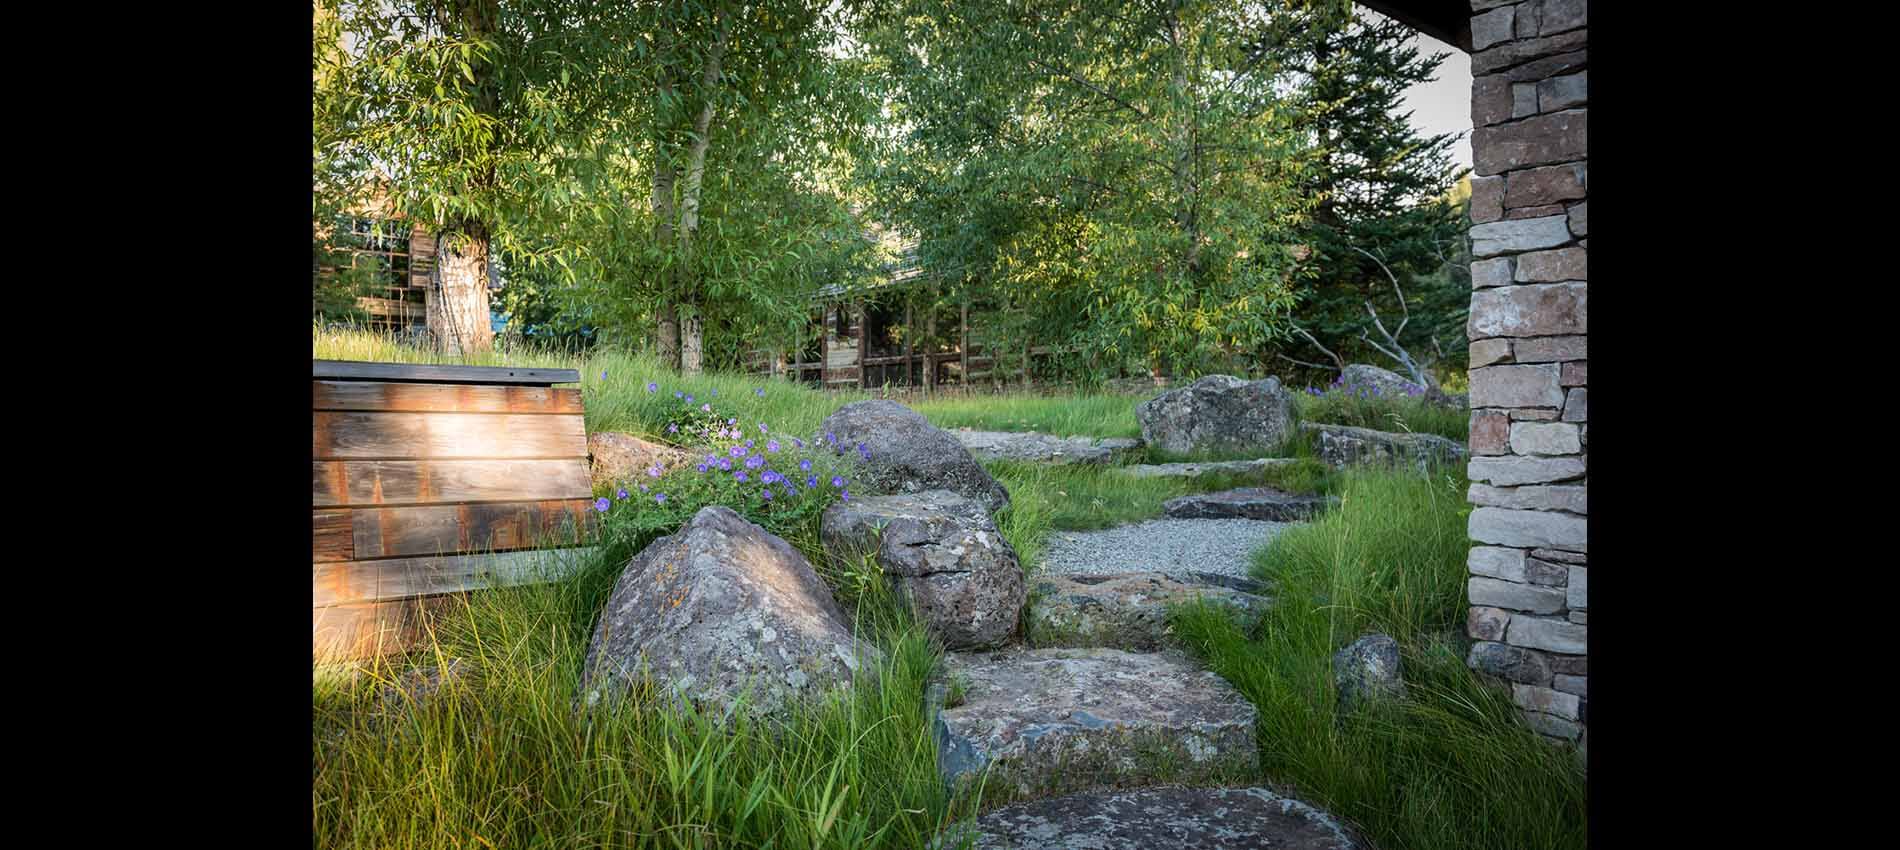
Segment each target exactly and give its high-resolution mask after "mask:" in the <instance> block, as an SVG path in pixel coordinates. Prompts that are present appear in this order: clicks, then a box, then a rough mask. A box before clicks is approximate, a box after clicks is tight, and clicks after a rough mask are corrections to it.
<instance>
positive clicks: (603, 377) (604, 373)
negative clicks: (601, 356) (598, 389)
mask: <svg viewBox="0 0 1900 850" xmlns="http://www.w3.org/2000/svg"><path fill="white" fill-rule="evenodd" d="M600 379H601V380H603V381H605V380H607V370H605V369H602V370H600Z"/></svg>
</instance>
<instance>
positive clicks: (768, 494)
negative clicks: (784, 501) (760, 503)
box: [759, 487, 772, 502]
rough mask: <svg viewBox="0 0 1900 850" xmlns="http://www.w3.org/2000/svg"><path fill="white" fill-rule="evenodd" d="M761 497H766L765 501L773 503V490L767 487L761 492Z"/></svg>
mask: <svg viewBox="0 0 1900 850" xmlns="http://www.w3.org/2000/svg"><path fill="white" fill-rule="evenodd" d="M759 495H760V496H763V497H765V500H766V501H768V502H769V501H772V488H770V487H767V488H765V489H764V490H760V491H759Z"/></svg>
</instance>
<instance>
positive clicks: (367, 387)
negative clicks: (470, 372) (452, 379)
mask: <svg viewBox="0 0 1900 850" xmlns="http://www.w3.org/2000/svg"><path fill="white" fill-rule="evenodd" d="M310 399H311V402H310V407H311V409H312V410H361V411H380V412H385V413H544V414H545V413H582V412H584V408H583V407H582V405H581V391H580V389H578V388H576V387H499V386H481V385H476V384H399V383H388V382H382V381H311V382H310Z"/></svg>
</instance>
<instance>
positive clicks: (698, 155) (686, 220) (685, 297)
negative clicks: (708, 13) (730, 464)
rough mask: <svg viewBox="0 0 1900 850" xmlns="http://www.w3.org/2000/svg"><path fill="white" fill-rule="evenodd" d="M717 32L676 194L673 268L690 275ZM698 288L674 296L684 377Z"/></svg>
mask: <svg viewBox="0 0 1900 850" xmlns="http://www.w3.org/2000/svg"><path fill="white" fill-rule="evenodd" d="M714 17H715V20H717V18H718V12H715V13H714ZM718 29H719V35H718V36H716V37H715V38H714V40H713V46H712V52H711V53H710V54H709V55H708V56H707V57H706V67H705V69H704V72H703V74H702V76H701V77H700V96H701V97H702V98H704V100H705V102H704V103H703V104H702V105H701V106H700V109H699V115H698V116H696V117H695V118H694V119H693V145H692V148H691V149H690V151H689V153H688V154H687V163H686V185H685V186H684V187H682V190H681V192H680V226H679V247H680V262H679V265H678V266H677V267H678V268H681V269H686V270H688V271H687V274H691V273H692V272H691V271H690V269H691V268H692V260H693V237H694V236H696V235H698V234H699V196H700V192H701V189H702V187H703V186H704V185H705V179H706V148H707V147H708V146H709V145H710V143H711V141H712V121H713V115H714V111H715V107H716V106H717V105H718V97H717V96H716V95H717V90H716V88H715V87H716V86H717V85H718V84H719V74H720V70H719V63H720V61H721V59H723V58H724V56H725V53H726V43H727V41H726V39H727V33H728V32H729V29H730V28H729V26H728V25H719V26H718ZM698 289H699V286H698V281H691V280H689V281H686V282H685V283H684V285H683V286H681V287H680V291H678V292H677V293H676V295H677V297H679V298H680V299H681V300H682V302H683V303H684V305H685V306H686V307H687V309H686V310H683V311H681V313H682V315H681V317H680V318H681V342H680V371H682V372H684V373H686V374H688V375H697V374H699V372H700V367H701V356H700V355H701V352H702V350H703V340H702V339H701V338H700V331H701V323H700V315H699V309H698V307H699V305H698V303H697V302H698V297H697V296H698Z"/></svg>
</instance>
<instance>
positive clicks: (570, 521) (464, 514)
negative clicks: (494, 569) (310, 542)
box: [326, 499, 599, 560]
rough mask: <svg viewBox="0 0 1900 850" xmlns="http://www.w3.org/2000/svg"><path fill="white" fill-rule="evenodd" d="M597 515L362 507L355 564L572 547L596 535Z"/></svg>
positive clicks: (580, 502)
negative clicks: (374, 560) (462, 553)
mask: <svg viewBox="0 0 1900 850" xmlns="http://www.w3.org/2000/svg"><path fill="white" fill-rule="evenodd" d="M598 516H599V513H598V512H597V511H595V510H594V509H593V502H592V501H591V500H588V499H569V500H566V501H553V500H550V501H545V502H502V503H499V504H480V505H423V506H411V507H403V508H363V509H359V510H357V511H355V516H354V520H353V523H354V527H353V529H352V534H351V537H352V542H353V544H354V551H355V553H356V554H355V556H354V559H356V560H362V559H369V558H389V557H396V556H402V555H448V554H454V553H458V552H481V551H487V550H494V551H505V550H510V549H525V548H530V547H539V546H553V545H574V544H575V543H578V542H581V541H580V540H577V539H575V537H574V534H575V532H576V531H578V532H579V533H580V534H581V535H583V537H584V536H587V535H592V534H593V533H594V531H595V529H596V527H597V526H596V525H595V518H596V517H598ZM326 560H352V558H340V559H326Z"/></svg>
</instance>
